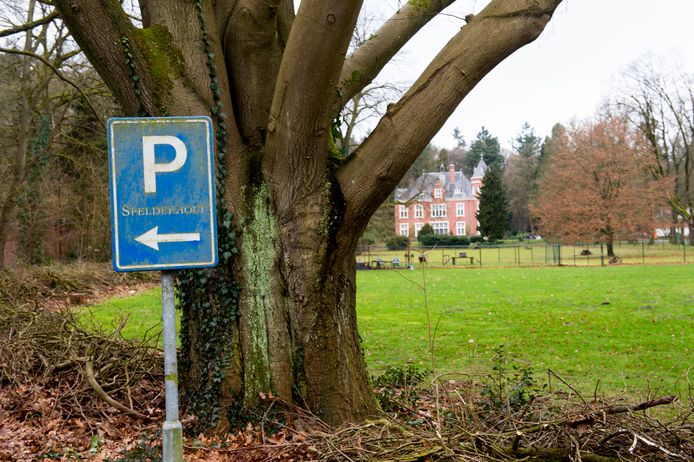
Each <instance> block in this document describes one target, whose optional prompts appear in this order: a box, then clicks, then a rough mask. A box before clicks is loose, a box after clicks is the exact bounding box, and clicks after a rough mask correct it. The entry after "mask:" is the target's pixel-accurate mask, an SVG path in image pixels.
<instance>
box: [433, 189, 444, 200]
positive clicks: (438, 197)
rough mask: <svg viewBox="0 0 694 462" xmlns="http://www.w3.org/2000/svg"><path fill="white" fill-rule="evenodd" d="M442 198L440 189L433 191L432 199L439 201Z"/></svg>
mask: <svg viewBox="0 0 694 462" xmlns="http://www.w3.org/2000/svg"><path fill="white" fill-rule="evenodd" d="M442 197H443V190H441V188H435V189H434V199H441V198H442Z"/></svg>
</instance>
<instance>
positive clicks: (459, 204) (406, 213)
mask: <svg viewBox="0 0 694 462" xmlns="http://www.w3.org/2000/svg"><path fill="white" fill-rule="evenodd" d="M486 171H487V165H486V164H485V163H484V161H483V160H480V162H479V163H478V164H477V166H476V167H475V170H474V172H473V173H472V176H470V177H469V178H468V177H467V176H465V175H464V174H463V172H462V171H456V170H455V166H454V165H453V164H451V165H449V166H448V171H446V170H445V167H444V165H443V164H441V168H440V169H439V171H438V172H428V173H423V174H422V175H421V176H419V177H418V178H417V179H416V180H414V181H412V182H411V183H410V184H409V185H408V187H407V188H398V189H396V190H395V234H397V235H400V236H408V237H411V238H416V237H417V235H418V234H419V231H420V230H421V229H422V226H424V225H425V224H427V223H428V224H430V225H431V227H432V228H433V229H434V233H436V234H452V235H454V236H471V235H473V236H474V235H477V234H478V232H477V226H478V223H477V210H478V209H479V199H478V198H477V194H478V193H479V190H480V188H481V187H482V178H483V177H484V174H485V172H486Z"/></svg>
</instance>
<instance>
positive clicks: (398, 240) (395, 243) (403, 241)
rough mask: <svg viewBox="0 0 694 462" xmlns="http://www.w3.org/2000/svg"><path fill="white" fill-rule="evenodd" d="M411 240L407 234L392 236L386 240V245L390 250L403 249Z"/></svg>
mask: <svg viewBox="0 0 694 462" xmlns="http://www.w3.org/2000/svg"><path fill="white" fill-rule="evenodd" d="M409 243H410V240H409V239H408V237H407V236H391V237H389V238H388V240H387V241H386V247H388V250H402V249H406V248H407V245H408V244H409Z"/></svg>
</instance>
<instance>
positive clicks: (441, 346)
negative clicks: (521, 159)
mask: <svg viewBox="0 0 694 462" xmlns="http://www.w3.org/2000/svg"><path fill="white" fill-rule="evenodd" d="M423 275H425V276H426V287H427V299H428V304H429V310H430V317H431V319H432V324H434V325H435V330H436V340H435V352H436V363H437V365H436V366H437V372H461V373H466V374H470V373H478V372H480V371H484V370H489V367H490V365H491V360H492V357H493V349H494V348H496V347H498V346H499V345H501V344H504V345H505V349H506V351H508V352H509V353H511V354H513V355H514V356H516V357H518V358H519V360H523V361H527V362H524V363H522V364H529V365H531V367H532V368H533V370H535V371H537V372H538V374H542V375H544V374H546V370H547V369H548V368H551V369H552V370H553V371H555V372H556V373H557V374H558V375H560V376H561V377H562V378H564V379H565V380H567V381H568V382H570V383H572V384H573V385H574V386H576V387H577V388H580V389H581V390H582V391H583V392H586V393H592V391H593V389H594V387H595V384H596V383H597V381H598V380H599V381H600V388H601V390H603V391H606V392H610V393H618V392H627V393H629V394H634V393H638V394H641V392H645V391H646V390H649V389H650V390H651V391H652V392H653V393H659V394H666V393H670V392H673V391H675V390H677V391H679V392H684V391H685V390H686V380H685V374H686V371H687V369H688V368H690V367H692V366H694V278H692V276H693V275H694V267H691V266H687V265H675V266H665V265H663V266H608V267H604V268H601V267H592V268H586V267H578V268H557V267H543V268H539V267H535V268H481V269H479V268H477V269H430V270H427V271H426V273H423V271H421V270H416V271H406V270H401V271H360V272H358V276H357V279H358V284H357V287H358V292H357V300H358V302H357V311H358V319H359V331H360V335H361V337H362V339H363V346H364V349H365V354H366V360H367V363H368V366H369V369H370V370H371V372H372V373H374V374H378V373H380V372H381V371H383V370H384V369H385V367H386V366H389V365H398V364H403V363H404V362H412V363H415V364H417V365H419V366H420V367H422V368H427V369H431V363H430V359H429V358H430V355H429V352H428V334H427V332H428V329H427V315H426V310H425V304H424V291H423V290H422V289H421V287H420V286H421V285H422V284H423ZM160 303H161V302H160V293H159V291H158V290H156V289H154V290H150V291H146V292H144V293H142V294H139V295H138V296H136V297H127V298H118V299H112V300H109V301H107V302H105V303H103V304H100V305H97V306H95V307H92V308H91V310H90V311H91V313H92V316H93V319H94V320H95V321H96V322H98V323H101V324H102V325H105V326H108V325H110V324H111V323H112V322H113V319H114V318H117V317H119V316H120V315H122V314H124V313H130V318H129V319H130V322H129V325H128V327H127V328H126V329H125V330H124V335H126V336H132V337H139V336H141V335H143V333H144V332H145V331H146V330H148V329H149V328H151V327H152V326H159V328H160V325H161V324H160ZM692 379H693V380H694V372H693V373H692ZM554 383H557V382H554Z"/></svg>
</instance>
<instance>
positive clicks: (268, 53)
mask: <svg viewBox="0 0 694 462" xmlns="http://www.w3.org/2000/svg"><path fill="white" fill-rule="evenodd" d="M278 3H279V0H263V1H259V0H237V1H236V2H235V4H234V7H233V9H232V11H231V12H230V14H229V19H228V22H227V23H226V25H225V26H224V29H222V44H223V48H224V54H225V57H226V62H227V66H228V68H229V85H230V87H231V95H232V99H233V100H234V105H235V109H236V117H237V120H238V123H239V130H240V131H241V135H242V137H243V139H244V141H245V142H246V143H247V144H249V145H250V146H252V147H253V148H254V149H256V150H259V149H262V146H263V144H264V142H265V129H266V126H267V119H268V113H269V112H270V104H271V103H272V96H273V90H274V88H275V81H276V78H277V73H278V71H279V65H280V59H281V58H282V44H281V42H280V36H281V34H280V16H281V15H280V13H279V11H278V8H279V5H278Z"/></svg>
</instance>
